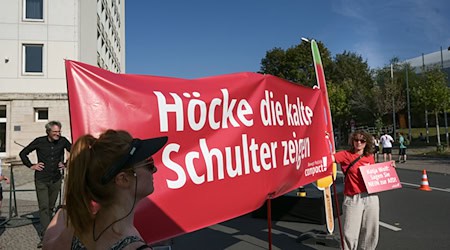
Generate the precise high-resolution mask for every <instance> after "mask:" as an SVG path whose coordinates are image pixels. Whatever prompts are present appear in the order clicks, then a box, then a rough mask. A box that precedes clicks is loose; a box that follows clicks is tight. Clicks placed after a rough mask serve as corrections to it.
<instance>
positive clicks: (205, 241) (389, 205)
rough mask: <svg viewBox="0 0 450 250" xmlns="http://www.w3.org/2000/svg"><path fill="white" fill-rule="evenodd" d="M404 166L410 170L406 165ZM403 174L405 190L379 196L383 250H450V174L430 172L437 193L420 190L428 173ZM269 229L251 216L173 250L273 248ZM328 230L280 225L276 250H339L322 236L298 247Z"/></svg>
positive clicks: (182, 240) (179, 241) (181, 241)
mask: <svg viewBox="0 0 450 250" xmlns="http://www.w3.org/2000/svg"><path fill="white" fill-rule="evenodd" d="M403 167H405V168H407V167H406V165H404V166H403ZM448 167H449V168H450V166H448ZM397 174H398V175H399V178H400V180H401V182H402V186H403V188H402V189H397V190H391V191H386V192H382V193H380V194H379V197H380V221H381V226H380V240H379V243H378V247H377V249H418V250H419V249H443V250H444V249H449V248H450V237H449V236H450V229H449V226H450V175H449V174H447V173H433V172H428V173H427V176H428V180H429V182H430V186H431V188H432V189H433V191H431V192H425V191H421V190H419V189H418V186H419V185H420V184H421V178H422V171H420V170H410V169H400V168H398V169H397ZM335 225H336V227H335V231H334V235H336V237H338V236H339V229H338V226H337V225H338V220H335ZM267 230H268V229H267V221H266V220H264V219H256V218H252V216H251V215H250V214H248V215H245V216H242V217H239V218H236V219H233V220H230V221H226V222H223V223H220V224H217V225H215V226H212V227H209V228H206V229H202V230H199V231H196V232H193V233H189V234H186V235H182V236H180V237H177V238H175V239H173V241H172V249H173V250H194V249H210V250H214V249H217V250H219V249H229V250H244V249H245V250H248V249H254V250H259V249H268V235H267ZM314 230H317V231H314ZM324 230H326V229H325V226H324V225H314V224H307V223H294V222H286V221H274V222H273V234H272V235H273V236H272V238H273V239H272V249H323V250H326V249H337V248H339V246H337V247H335V246H330V245H328V246H324V245H323V244H324V243H326V244H331V243H332V241H324V240H322V238H320V237H319V238H318V240H316V239H314V238H312V239H309V240H306V241H302V242H298V238H299V236H300V235H305V233H306V235H307V234H308V232H309V233H311V232H319V231H322V232H323V231H324ZM315 235H316V236H320V235H321V234H320V233H316V234H315ZM335 242H338V241H335Z"/></svg>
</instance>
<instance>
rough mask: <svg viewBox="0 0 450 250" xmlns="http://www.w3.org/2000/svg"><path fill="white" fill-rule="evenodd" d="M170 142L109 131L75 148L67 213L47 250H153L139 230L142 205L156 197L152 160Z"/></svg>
mask: <svg viewBox="0 0 450 250" xmlns="http://www.w3.org/2000/svg"><path fill="white" fill-rule="evenodd" d="M166 142H167V137H159V138H152V139H146V140H140V139H133V138H132V137H131V135H130V134H129V133H128V132H126V131H120V130H118V131H116V130H108V131H106V132H104V133H103V134H101V135H100V136H99V137H98V138H95V137H94V136H92V135H84V136H81V137H80V138H78V140H77V141H76V142H75V144H74V145H73V147H72V151H71V155H70V158H69V163H68V177H67V181H66V189H65V191H66V192H65V203H66V206H65V209H60V210H59V211H58V213H57V215H55V217H54V219H53V220H52V222H51V223H50V225H49V227H48V229H47V232H48V233H46V235H45V237H44V249H148V248H150V247H148V246H147V245H146V243H145V242H144V241H143V240H142V238H141V236H140V235H139V232H138V231H137V230H136V228H135V227H134V225H133V218H134V210H135V208H136V204H137V203H138V202H139V201H140V200H141V199H142V198H144V197H146V196H148V195H150V194H151V193H153V190H154V187H153V174H154V173H155V172H156V170H157V169H156V167H155V165H154V162H153V159H152V158H151V156H152V155H153V154H155V153H156V152H157V151H158V150H159V149H161V148H162V147H163V146H164V145H165V143H166Z"/></svg>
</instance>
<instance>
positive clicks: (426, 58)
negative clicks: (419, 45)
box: [405, 47, 450, 87]
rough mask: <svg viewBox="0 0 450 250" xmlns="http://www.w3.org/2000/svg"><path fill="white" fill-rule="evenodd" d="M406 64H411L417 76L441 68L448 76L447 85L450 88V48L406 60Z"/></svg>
mask: <svg viewBox="0 0 450 250" xmlns="http://www.w3.org/2000/svg"><path fill="white" fill-rule="evenodd" d="M405 62H406V63H409V64H410V65H411V66H412V67H413V68H414V71H415V72H416V73H417V74H420V73H422V71H424V70H425V71H426V70H429V69H431V68H436V67H437V68H441V69H442V71H444V72H445V73H446V74H447V76H448V78H447V83H448V86H449V87H450V47H448V48H443V49H441V50H439V51H436V52H433V53H429V54H422V56H418V57H415V58H411V59H408V60H405Z"/></svg>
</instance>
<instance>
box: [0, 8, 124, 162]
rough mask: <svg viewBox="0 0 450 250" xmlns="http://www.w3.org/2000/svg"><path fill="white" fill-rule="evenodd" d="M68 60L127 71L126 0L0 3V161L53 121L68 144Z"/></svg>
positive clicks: (42, 133)
mask: <svg viewBox="0 0 450 250" xmlns="http://www.w3.org/2000/svg"><path fill="white" fill-rule="evenodd" d="M65 59H70V60H76V61H81V62H85V63H88V64H91V65H96V66H99V67H101V68H104V69H107V70H110V71H112V72H117V73H123V72H125V0H8V1H1V3H0V157H11V156H16V155H18V153H19V151H20V150H21V148H22V146H21V145H27V144H28V143H30V142H31V140H32V139H34V138H35V137H37V136H42V135H45V128H44V125H45V124H46V122H48V121H50V120H59V121H61V122H62V124H63V128H62V130H63V136H66V137H68V138H69V139H70V124H69V110H68V103H67V87H66V78H65V69H64V60H65Z"/></svg>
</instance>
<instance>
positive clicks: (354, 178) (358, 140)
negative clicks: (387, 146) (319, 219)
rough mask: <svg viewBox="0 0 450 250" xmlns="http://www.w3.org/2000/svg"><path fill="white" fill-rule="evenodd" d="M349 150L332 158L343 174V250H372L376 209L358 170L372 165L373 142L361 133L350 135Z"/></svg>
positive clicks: (376, 228) (375, 201)
mask: <svg viewBox="0 0 450 250" xmlns="http://www.w3.org/2000/svg"><path fill="white" fill-rule="evenodd" d="M349 144H350V149H349V150H345V151H340V152H338V153H336V154H335V155H334V158H335V162H336V163H339V164H341V168H342V172H343V173H344V175H345V184H344V186H345V188H344V202H343V205H342V207H343V208H342V209H343V224H344V248H345V249H375V248H376V246H377V243H378V232H379V222H378V221H379V214H380V206H379V200H378V196H377V195H376V194H368V193H367V189H366V186H365V184H364V180H363V178H362V175H361V173H360V171H359V170H358V168H359V167H361V166H364V165H371V164H374V163H375V162H374V157H373V150H374V146H373V139H372V136H371V135H370V134H368V133H366V132H364V131H356V132H354V133H353V134H352V135H351V136H350V140H349Z"/></svg>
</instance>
